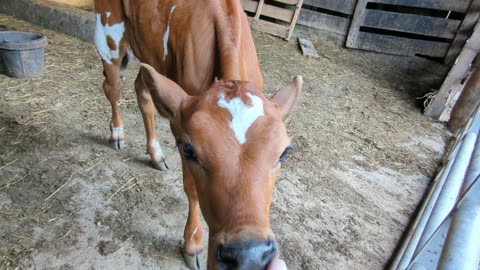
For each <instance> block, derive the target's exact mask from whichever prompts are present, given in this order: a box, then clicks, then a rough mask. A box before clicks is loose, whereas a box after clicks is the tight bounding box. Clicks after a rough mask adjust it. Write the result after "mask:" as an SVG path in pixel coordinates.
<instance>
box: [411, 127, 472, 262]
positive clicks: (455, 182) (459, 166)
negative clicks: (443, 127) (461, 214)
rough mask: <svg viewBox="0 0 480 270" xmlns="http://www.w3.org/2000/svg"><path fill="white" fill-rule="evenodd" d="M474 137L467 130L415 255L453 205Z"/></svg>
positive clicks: (468, 160) (467, 162)
mask: <svg viewBox="0 0 480 270" xmlns="http://www.w3.org/2000/svg"><path fill="white" fill-rule="evenodd" d="M476 139H477V135H476V134H475V133H473V132H468V133H467V134H466V135H465V138H464V139H463V143H462V146H461V147H460V149H459V151H458V154H457V157H456V158H455V160H454V162H453V165H452V168H451V169H450V172H449V173H448V176H447V179H446V180H445V184H444V185H443V188H442V190H441V192H440V194H439V197H438V199H437V201H436V203H435V206H434V207H433V210H432V213H431V215H430V217H429V219H428V222H427V224H426V226H425V230H424V231H423V233H422V237H421V238H420V241H419V242H418V246H417V249H416V250H415V255H417V254H418V252H419V251H420V250H421V249H422V247H423V246H424V245H425V244H426V243H427V241H428V239H430V237H431V236H432V235H433V233H434V232H435V230H437V228H438V227H439V226H440V224H441V223H442V222H443V221H444V220H445V218H446V217H447V216H448V214H449V213H450V212H451V211H452V209H453V207H454V206H455V203H456V201H457V197H458V194H459V192H460V188H461V187H462V182H463V179H464V178H465V173H466V171H467V168H468V165H469V163H470V157H471V156H472V152H473V148H474V146H475V141H476Z"/></svg>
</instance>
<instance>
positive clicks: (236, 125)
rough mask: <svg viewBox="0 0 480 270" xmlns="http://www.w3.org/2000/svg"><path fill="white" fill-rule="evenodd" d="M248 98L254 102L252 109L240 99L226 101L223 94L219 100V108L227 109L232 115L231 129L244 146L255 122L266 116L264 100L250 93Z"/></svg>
mask: <svg viewBox="0 0 480 270" xmlns="http://www.w3.org/2000/svg"><path fill="white" fill-rule="evenodd" d="M247 96H248V97H249V98H250V100H251V101H252V105H251V106H250V107H249V106H248V105H246V104H245V103H243V101H242V99H241V98H240V97H236V98H232V99H231V100H230V101H226V100H225V95H224V94H223V93H222V94H220V99H219V100H218V106H220V107H222V108H225V109H227V110H228V111H229V112H230V114H231V115H232V122H230V128H232V130H233V132H234V133H235V137H236V138H237V140H238V142H239V143H240V144H244V143H245V142H246V141H247V138H246V135H247V131H248V129H249V128H250V126H251V125H252V124H253V122H255V120H257V118H258V117H260V116H263V115H265V114H264V113H263V101H262V99H261V98H259V97H257V96H255V95H252V94H250V93H247Z"/></svg>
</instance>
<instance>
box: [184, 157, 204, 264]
mask: <svg viewBox="0 0 480 270" xmlns="http://www.w3.org/2000/svg"><path fill="white" fill-rule="evenodd" d="M183 189H184V190H185V193H186V194H187V197H188V219H187V224H186V225H185V232H184V234H183V238H184V240H185V243H184V245H183V250H182V254H183V259H184V260H185V264H186V265H187V267H188V268H190V269H195V270H196V269H199V268H200V264H199V261H198V260H199V258H198V256H199V255H198V254H199V253H200V252H202V250H203V243H202V234H203V227H202V223H201V221H200V207H199V205H198V197H197V191H196V189H195V183H194V179H193V176H192V175H191V173H190V171H189V169H188V168H187V167H186V166H185V165H183Z"/></svg>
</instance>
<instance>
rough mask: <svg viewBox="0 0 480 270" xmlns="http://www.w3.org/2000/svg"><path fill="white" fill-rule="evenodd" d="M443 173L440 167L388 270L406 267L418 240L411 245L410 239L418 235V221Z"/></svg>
mask: <svg viewBox="0 0 480 270" xmlns="http://www.w3.org/2000/svg"><path fill="white" fill-rule="evenodd" d="M444 172H445V167H442V169H441V170H440V172H439V173H438V175H437V177H436V178H435V180H434V182H433V185H432V187H431V188H430V189H429V191H428V194H427V195H426V196H425V201H424V203H423V204H422V205H421V207H420V209H419V210H418V213H417V216H416V217H415V220H414V221H413V223H412V224H411V226H410V228H409V230H408V232H407V234H406V235H405V239H404V240H403V243H402V245H401V246H400V249H399V250H398V251H397V255H396V256H395V258H394V260H393V262H392V264H391V265H390V269H392V270H393V269H398V267H399V265H405V266H406V265H408V262H409V260H410V259H411V257H412V255H413V250H412V247H413V248H415V246H414V245H416V244H417V243H418V240H417V241H416V242H415V244H413V242H414V241H415V240H412V238H413V237H414V236H415V235H416V234H418V233H417V231H418V228H419V226H420V225H419V224H420V221H421V219H422V217H424V216H425V215H424V213H425V209H426V208H427V204H428V202H429V201H430V200H432V194H433V191H434V190H435V188H436V186H438V184H439V179H440V178H441V176H442V175H444V174H446V173H444ZM422 228H423V227H422ZM405 253H408V254H410V255H408V254H407V255H405ZM404 257H405V259H404V260H407V261H406V262H405V263H404V262H403V261H402V258H404ZM407 258H408V259H407Z"/></svg>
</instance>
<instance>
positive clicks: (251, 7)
mask: <svg viewBox="0 0 480 270" xmlns="http://www.w3.org/2000/svg"><path fill="white" fill-rule="evenodd" d="M241 3H242V6H243V10H245V11H248V12H251V13H256V12H257V7H258V2H257V1H252V0H242V1H241Z"/></svg>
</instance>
